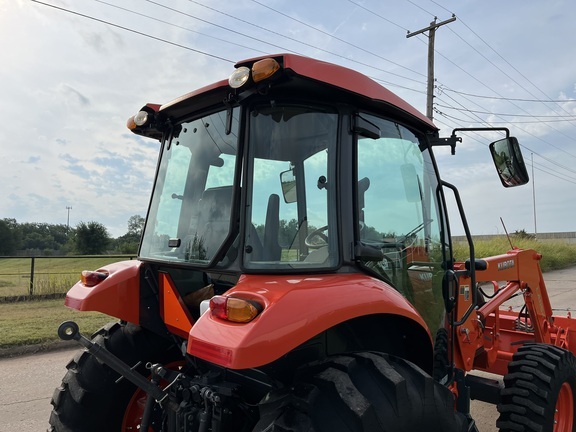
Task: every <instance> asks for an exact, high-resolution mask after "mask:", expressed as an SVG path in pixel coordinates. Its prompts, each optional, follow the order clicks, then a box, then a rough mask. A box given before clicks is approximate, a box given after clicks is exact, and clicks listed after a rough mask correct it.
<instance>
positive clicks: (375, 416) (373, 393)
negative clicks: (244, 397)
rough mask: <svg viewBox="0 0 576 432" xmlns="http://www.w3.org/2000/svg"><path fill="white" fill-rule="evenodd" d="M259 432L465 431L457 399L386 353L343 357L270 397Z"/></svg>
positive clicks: (308, 372)
mask: <svg viewBox="0 0 576 432" xmlns="http://www.w3.org/2000/svg"><path fill="white" fill-rule="evenodd" d="M260 414H261V417H260V421H259V422H258V424H257V425H256V428H255V429H254V431H255V432H264V431H283V432H312V431H314V432H368V431H370V432H408V431H410V432H413V431H426V430H439V431H440V430H441V431H443V432H452V431H465V430H466V420H465V418H464V416H462V415H460V414H458V413H456V412H455V411H454V397H453V395H452V393H451V392H450V391H449V390H448V389H447V388H446V387H444V386H442V385H440V384H439V383H437V382H435V381H434V380H433V379H432V377H430V376H428V375H427V374H426V373H425V372H424V371H422V370H421V369H420V368H418V367H417V366H416V365H414V364H413V363H410V362H409V361H406V360H404V359H401V358H398V357H394V356H391V355H388V354H383V353H373V352H365V353H358V354H354V355H352V354H351V355H341V356H337V357H333V358H330V359H328V360H327V361H325V362H323V363H322V364H320V365H319V366H316V367H312V368H310V369H308V370H306V371H305V372H304V373H303V374H302V377H301V379H300V380H299V381H298V383H297V384H296V385H295V386H293V387H292V388H291V389H286V390H284V391H277V392H273V393H271V394H269V395H268V396H267V397H266V398H265V399H264V401H263V402H262V403H261V405H260Z"/></svg>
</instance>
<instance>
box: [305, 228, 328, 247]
mask: <svg viewBox="0 0 576 432" xmlns="http://www.w3.org/2000/svg"><path fill="white" fill-rule="evenodd" d="M327 230H328V225H325V226H323V227H322V228H318V229H317V230H314V231H312V232H311V233H310V234H308V235H307V236H306V238H305V239H304V243H305V244H306V246H308V247H309V248H312V249H318V248H321V247H324V246H327V245H328V236H327V235H326V234H324V232H325V231H327ZM316 237H319V238H320V239H321V240H322V242H321V243H317V242H314V239H315V238H316Z"/></svg>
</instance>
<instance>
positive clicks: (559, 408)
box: [496, 343, 576, 432]
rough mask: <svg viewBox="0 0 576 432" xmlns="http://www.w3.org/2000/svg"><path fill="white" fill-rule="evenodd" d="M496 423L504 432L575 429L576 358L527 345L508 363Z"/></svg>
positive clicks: (572, 431) (570, 431)
mask: <svg viewBox="0 0 576 432" xmlns="http://www.w3.org/2000/svg"><path fill="white" fill-rule="evenodd" d="M504 385H505V387H504V389H502V391H501V393H500V400H501V403H500V404H498V412H500V417H499V419H498V421H497V423H496V425H497V426H498V428H499V429H500V431H501V432H512V431H514V432H576V422H575V421H574V412H575V409H576V405H575V402H576V398H575V395H576V357H574V355H573V354H572V353H571V352H570V351H567V350H564V349H562V348H558V347H555V346H552V345H547V344H536V343H535V344H526V345H523V346H522V347H520V348H519V349H518V352H516V354H514V357H513V360H512V361H511V362H510V363H509V364H508V374H506V376H505V377H504Z"/></svg>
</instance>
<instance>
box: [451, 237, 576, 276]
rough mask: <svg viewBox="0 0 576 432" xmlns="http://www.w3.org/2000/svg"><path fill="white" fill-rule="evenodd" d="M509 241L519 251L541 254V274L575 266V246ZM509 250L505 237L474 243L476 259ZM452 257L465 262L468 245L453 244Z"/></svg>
mask: <svg viewBox="0 0 576 432" xmlns="http://www.w3.org/2000/svg"><path fill="white" fill-rule="evenodd" d="M511 240H512V244H513V245H514V246H515V247H518V248H521V249H534V250H536V252H538V253H540V254H542V260H541V261H540V267H541V268H542V271H543V272H547V271H551V270H558V269H562V268H567V267H571V266H575V265H576V245H574V244H568V243H566V242H563V241H538V240H535V239H523V238H516V237H512V238H511ZM510 249H511V247H510V243H509V242H508V239H507V238H506V237H498V238H494V239H492V240H479V241H475V242H474V252H475V255H476V258H487V257H490V256H494V255H501V254H504V253H506V252H507V251H509V250H510ZM454 256H455V258H456V260H458V261H465V260H466V259H467V258H468V257H469V256H470V253H469V249H468V244H466V243H457V244H455V245H454Z"/></svg>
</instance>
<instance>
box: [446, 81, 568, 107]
mask: <svg viewBox="0 0 576 432" xmlns="http://www.w3.org/2000/svg"><path fill="white" fill-rule="evenodd" d="M442 91H449V92H452V93H456V94H460V95H464V96H469V97H474V98H479V99H494V100H504V101H516V102H535V103H544V102H558V103H564V102H576V99H550V100H544V99H524V98H509V97H502V96H487V95H478V94H474V93H466V92H463V91H458V90H454V89H451V88H449V87H447V86H444V85H442Z"/></svg>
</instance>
